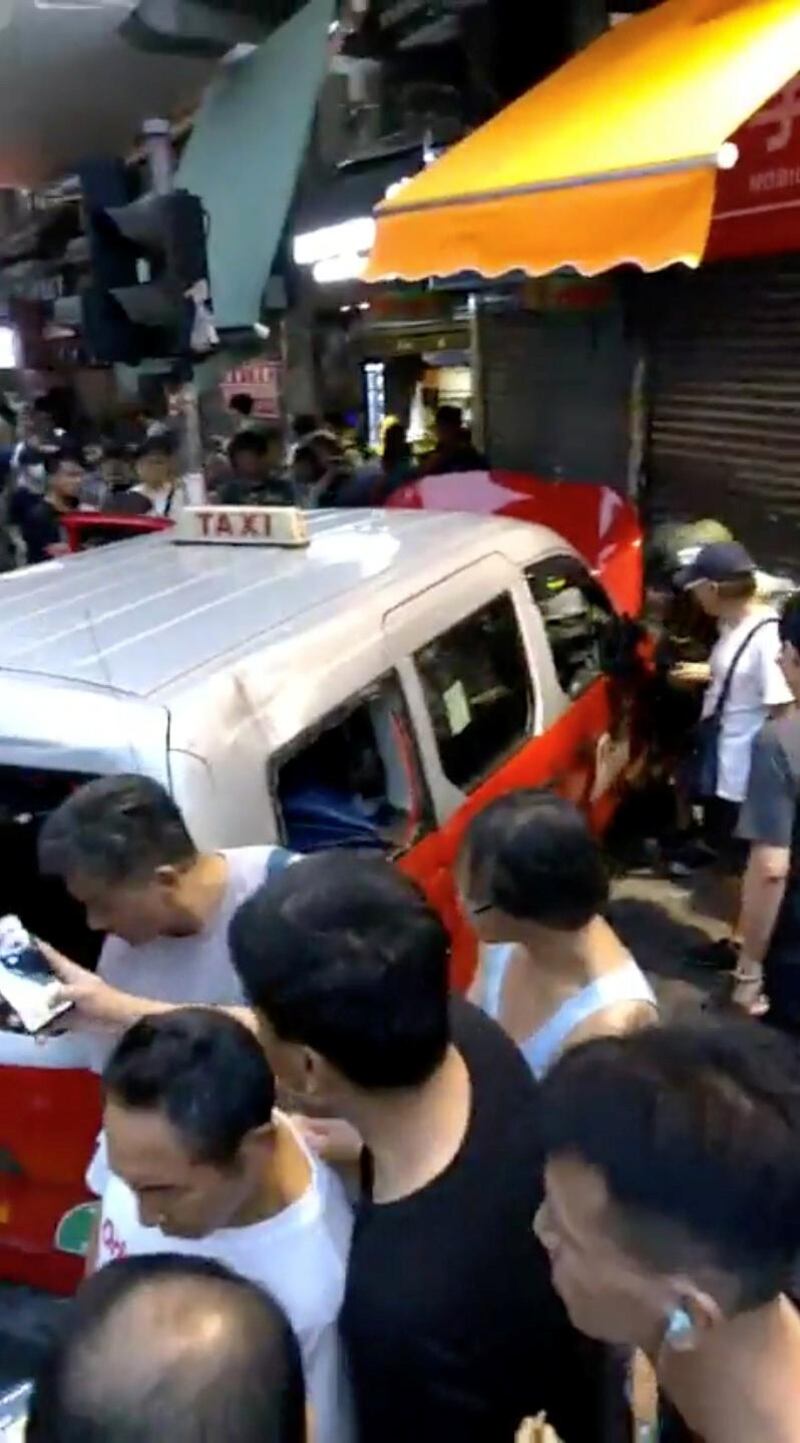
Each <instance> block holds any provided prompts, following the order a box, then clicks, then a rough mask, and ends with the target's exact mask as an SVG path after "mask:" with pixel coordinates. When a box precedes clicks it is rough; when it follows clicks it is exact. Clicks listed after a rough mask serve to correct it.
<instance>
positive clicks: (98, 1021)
mask: <svg viewBox="0 0 800 1443" xmlns="http://www.w3.org/2000/svg"><path fill="white" fill-rule="evenodd" d="M292 860H294V857H293V854H291V853H287V852H286V851H285V849H284V848H282V847H273V846H263V847H240V848H238V849H236V850H232V851H220V852H203V851H200V850H199V848H198V847H196V846H195V843H194V841H193V840H192V838H191V836H190V834H189V830H188V828H187V826H186V823H185V821H184V819H183V817H182V816H181V813H180V811H179V809H178V807H177V806H176V805H175V803H174V801H173V800H172V798H171V797H170V795H169V793H168V792H167V791H166V790H165V789H164V788H163V787H162V786H161V785H160V784H159V783H158V782H156V781H153V780H152V778H150V777H143V776H135V775H120V776H113V777H102V778H100V779H99V780H97V781H93V782H88V783H87V784H86V785H85V786H83V787H80V788H79V789H78V790H77V791H76V792H73V794H72V796H70V797H69V798H68V799H67V800H66V801H65V802H63V803H62V805H61V806H60V807H59V808H58V809H57V810H56V811H55V812H53V813H52V814H51V816H50V817H49V818H48V819H47V821H46V822H45V824H44V826H43V828H42V832H41V836H40V839H39V862H40V867H41V870H42V872H44V873H45V874H46V875H48V876H57V877H60V878H61V879H62V880H63V882H64V883H65V885H66V887H67V889H68V891H69V892H70V893H71V895H72V896H73V897H74V898H75V899H76V900H77V901H78V902H80V903H81V904H82V905H83V907H84V908H85V911H86V920H87V922H88V925H89V927H90V928H92V930H93V931H96V932H103V933H105V941H104V942H103V948H102V951H101V954H100V961H99V963H98V967H97V972H96V973H93V972H90V971H88V970H87V969H86V968H84V967H79V966H78V965H77V964H76V963H74V962H72V961H70V960H69V959H68V958H65V957H61V956H60V955H59V954H58V953H57V952H55V951H54V950H53V949H52V948H50V947H47V945H46V941H45V942H44V943H42V946H43V949H44V951H45V955H46V956H47V959H48V961H49V962H50V964H51V966H52V967H53V970H54V972H55V973H56V974H57V976H58V977H60V979H61V982H62V993H63V998H64V1000H65V1001H67V1002H70V1003H72V1004H73V1009H74V1010H73V1013H72V1016H71V1018H70V1025H71V1026H73V1027H83V1028H85V1029H86V1030H87V1033H88V1035H89V1040H90V1051H91V1060H92V1065H93V1066H94V1067H95V1069H96V1070H98V1071H100V1070H101V1069H102V1067H103V1065H104V1063H105V1061H106V1059H107V1057H108V1054H109V1052H110V1051H111V1049H112V1047H113V1045H114V1042H115V1040H116V1037H117V1036H118V1034H119V1033H120V1032H122V1031H124V1029H125V1028H126V1027H129V1026H131V1024H132V1023H134V1022H138V1021H139V1019H140V1018H142V1017H145V1016H148V1015H150V1014H153V1013H158V1012H168V1011H170V1010H171V1009H172V1008H173V1007H176V1006H180V1005H182V1004H196V1005H202V1006H214V1007H224V1008H229V1009H232V1010H233V1011H234V1012H235V1013H236V1014H237V1015H238V1016H239V1018H240V1020H241V1021H243V1022H245V1023H246V1024H247V1025H248V1026H250V1025H252V1021H253V1019H252V1014H251V1013H250V1011H249V1009H248V1008H247V1006H246V1003H245V996H244V991H243V988H242V984H241V982H240V980H239V976H238V974H237V972H236V969H235V967H234V965H233V961H232V959H231V954H230V949H229V947H228V926H229V924H230V921H231V918H232V917H233V914H234V912H235V911H236V909H237V907H238V906H239V904H240V903H241V902H243V901H244V900H245V898H246V897H248V896H249V895H250V894H251V893H252V892H253V891H255V889H256V888H257V887H258V885H259V884H260V883H261V882H263V881H264V879H265V877H266V876H267V875H268V873H269V871H270V869H272V868H275V867H279V866H282V865H284V864H286V863H287V862H288V861H292Z"/></svg>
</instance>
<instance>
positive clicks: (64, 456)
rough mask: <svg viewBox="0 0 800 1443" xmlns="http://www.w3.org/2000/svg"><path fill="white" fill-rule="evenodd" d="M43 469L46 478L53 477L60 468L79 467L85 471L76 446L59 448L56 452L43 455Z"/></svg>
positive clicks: (83, 460)
mask: <svg viewBox="0 0 800 1443" xmlns="http://www.w3.org/2000/svg"><path fill="white" fill-rule="evenodd" d="M42 459H43V460H44V469H45V471H46V472H47V475H48V476H55V473H56V471H58V470H59V468H60V467H61V466H65V465H66V466H80V468H81V470H85V469H86V461H85V459H84V457H83V454H82V452H81V450H80V448H79V447H78V446H59V447H58V448H57V449H56V450H54V451H51V450H49V449H48V450H47V451H45V452H44V453H43V457H42Z"/></svg>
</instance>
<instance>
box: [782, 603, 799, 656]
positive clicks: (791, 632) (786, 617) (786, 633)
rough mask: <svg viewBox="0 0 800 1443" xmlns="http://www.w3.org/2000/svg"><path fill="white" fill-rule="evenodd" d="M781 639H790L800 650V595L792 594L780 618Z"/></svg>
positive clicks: (790, 643) (790, 642)
mask: <svg viewBox="0 0 800 1443" xmlns="http://www.w3.org/2000/svg"><path fill="white" fill-rule="evenodd" d="M779 630H780V635H781V641H788V642H789V645H790V646H793V647H794V649H795V651H797V652H800V595H797V596H790V597H789V600H788V601H787V603H786V605H785V606H784V608H783V615H782V616H781V619H780V627H779Z"/></svg>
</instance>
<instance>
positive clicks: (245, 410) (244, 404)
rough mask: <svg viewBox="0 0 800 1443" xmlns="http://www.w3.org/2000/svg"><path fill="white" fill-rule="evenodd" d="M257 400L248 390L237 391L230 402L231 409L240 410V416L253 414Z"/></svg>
mask: <svg viewBox="0 0 800 1443" xmlns="http://www.w3.org/2000/svg"><path fill="white" fill-rule="evenodd" d="M254 406H255V401H254V400H253V397H252V396H250V395H248V393H247V391H237V392H236V395H235V396H231V399H230V401H229V403H228V407H229V410H231V411H238V413H239V415H240V416H252V414H253V408H254Z"/></svg>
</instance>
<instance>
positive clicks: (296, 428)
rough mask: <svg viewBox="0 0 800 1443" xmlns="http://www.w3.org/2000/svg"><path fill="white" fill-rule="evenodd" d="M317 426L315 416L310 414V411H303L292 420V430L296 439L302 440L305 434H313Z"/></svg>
mask: <svg viewBox="0 0 800 1443" xmlns="http://www.w3.org/2000/svg"><path fill="white" fill-rule="evenodd" d="M318 426H319V422H318V420H317V418H316V416H312V415H311V414H310V412H308V413H307V412H303V413H301V414H300V415H299V416H295V418H294V420H293V421H292V430H293V432H294V434H295V436H296V437H297V440H298V441H302V440H304V439H305V437H306V436H313V434H314V432H315V431H316V430H317V428H318Z"/></svg>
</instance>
